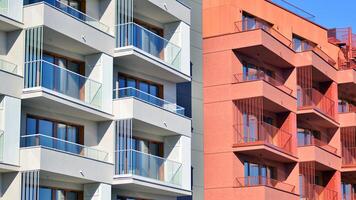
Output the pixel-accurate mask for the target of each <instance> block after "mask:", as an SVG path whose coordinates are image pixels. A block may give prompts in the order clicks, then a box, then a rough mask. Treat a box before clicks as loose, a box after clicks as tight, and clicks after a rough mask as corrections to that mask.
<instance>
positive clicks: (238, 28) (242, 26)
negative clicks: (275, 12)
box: [234, 19, 292, 48]
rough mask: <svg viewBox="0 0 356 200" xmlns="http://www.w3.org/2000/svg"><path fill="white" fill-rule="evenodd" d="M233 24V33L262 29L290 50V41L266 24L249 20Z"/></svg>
mask: <svg viewBox="0 0 356 200" xmlns="http://www.w3.org/2000/svg"><path fill="white" fill-rule="evenodd" d="M234 24H235V32H244V31H251V30H257V29H263V30H264V31H266V32H267V33H269V34H270V35H272V36H273V37H274V38H276V39H277V40H278V41H280V42H281V43H283V44H284V45H286V46H288V47H290V48H292V41H291V40H290V39H288V38H287V37H285V36H284V35H283V34H282V33H280V32H279V31H277V30H276V29H274V28H273V27H272V26H271V25H270V24H268V23H266V22H263V21H261V20H257V19H255V20H251V19H249V20H242V21H237V22H235V23H234Z"/></svg>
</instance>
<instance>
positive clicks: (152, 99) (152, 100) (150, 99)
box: [113, 87, 185, 115]
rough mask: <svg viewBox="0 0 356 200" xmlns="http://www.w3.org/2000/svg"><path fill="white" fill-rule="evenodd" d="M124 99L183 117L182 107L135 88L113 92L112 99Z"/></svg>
mask: <svg viewBox="0 0 356 200" xmlns="http://www.w3.org/2000/svg"><path fill="white" fill-rule="evenodd" d="M124 97H134V98H137V99H140V100H142V101H144V102H146V103H149V104H152V105H155V106H158V107H160V108H163V109H165V110H168V111H171V112H174V113H176V114H179V115H184V111H185V109H184V108H183V107H181V106H178V105H177V104H175V103H171V102H168V101H166V100H164V99H160V98H158V97H156V96H153V95H151V94H148V93H146V92H143V91H141V90H138V89H136V88H133V87H126V88H120V89H115V90H114V94H113V98H114V99H119V98H124Z"/></svg>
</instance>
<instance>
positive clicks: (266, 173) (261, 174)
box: [244, 161, 276, 186]
mask: <svg viewBox="0 0 356 200" xmlns="http://www.w3.org/2000/svg"><path fill="white" fill-rule="evenodd" d="M244 175H245V184H246V185H249V186H251V185H261V184H266V183H267V181H268V179H275V178H276V174H275V168H274V167H271V166H267V165H262V164H257V163H251V162H248V161H245V162H244Z"/></svg>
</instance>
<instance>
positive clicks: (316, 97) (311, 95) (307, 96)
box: [297, 88, 335, 120]
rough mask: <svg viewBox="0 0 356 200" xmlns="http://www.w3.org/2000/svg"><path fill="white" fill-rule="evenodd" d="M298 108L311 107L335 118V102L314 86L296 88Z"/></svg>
mask: <svg viewBox="0 0 356 200" xmlns="http://www.w3.org/2000/svg"><path fill="white" fill-rule="evenodd" d="M297 102H298V109H308V108H313V109H317V110H318V111H320V112H322V113H324V114H325V115H327V116H328V117H330V118H332V119H333V120H335V102H334V101H333V100H332V99H330V98H329V97H327V96H325V95H323V94H321V93H320V92H319V91H317V90H315V89H314V88H305V89H298V90H297Z"/></svg>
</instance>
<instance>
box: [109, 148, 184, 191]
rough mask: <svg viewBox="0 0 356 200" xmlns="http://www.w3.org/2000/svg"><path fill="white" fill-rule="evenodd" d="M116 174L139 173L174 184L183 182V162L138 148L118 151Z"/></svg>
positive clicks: (139, 174) (179, 184)
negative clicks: (144, 151) (141, 150)
mask: <svg viewBox="0 0 356 200" xmlns="http://www.w3.org/2000/svg"><path fill="white" fill-rule="evenodd" d="M115 157H116V162H115V163H116V166H115V174H116V175H129V174H130V175H137V176H142V177H145V178H151V179H155V180H158V181H162V182H166V183H169V184H173V185H178V186H181V184H182V164H181V163H178V162H175V161H172V160H168V159H165V158H161V157H158V156H154V155H151V154H146V153H143V152H140V151H136V150H120V151H116V155H115Z"/></svg>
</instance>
